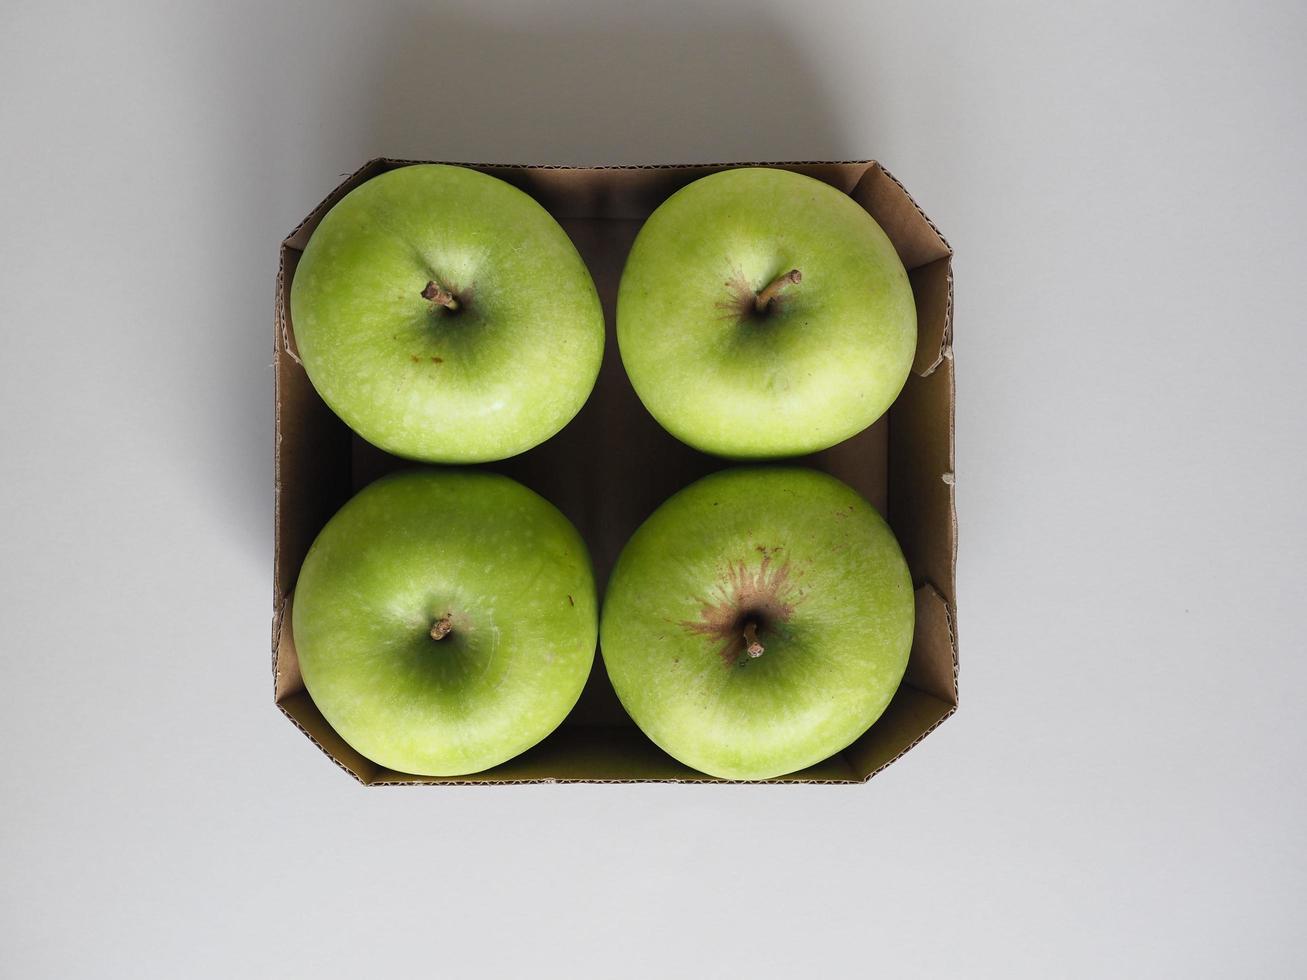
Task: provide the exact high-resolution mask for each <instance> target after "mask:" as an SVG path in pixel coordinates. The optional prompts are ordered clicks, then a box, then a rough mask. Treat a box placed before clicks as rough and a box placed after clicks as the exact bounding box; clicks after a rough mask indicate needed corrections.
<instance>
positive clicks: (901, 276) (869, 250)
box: [617, 167, 917, 459]
mask: <svg viewBox="0 0 1307 980" xmlns="http://www.w3.org/2000/svg"><path fill="white" fill-rule="evenodd" d="M792 269H797V270H798V271H799V273H800V274H801V276H802V280H801V281H800V282H798V283H796V284H793V285H790V286H788V287H786V288H784V289H783V290H782V291H781V292H780V295H779V298H778V299H777V300H776V301H775V302H774V303H773V304H772V305H771V307H770V308H769V310H768V312H767V313H766V314H764V315H759V314H757V313H756V312H754V311H753V297H754V296H755V294H756V293H757V292H758V291H760V290H762V289H764V288H765V286H766V285H767V284H768V283H769V282H771V281H772V280H774V279H775V278H776V277H778V276H780V275H782V274H784V273H786V272H788V271H789V270H792ZM617 341H618V346H619V347H620V349H621V354H622V363H623V364H624V365H625V367H626V372H627V374H628V376H629V377H630V379H631V384H632V385H633V386H634V387H635V391H636V393H637V394H638V395H639V396H640V400H641V401H642V402H644V405H645V407H646V408H647V409H648V410H649V412H650V414H651V415H653V417H654V418H655V419H657V420H658V422H659V423H660V424H661V425H662V426H663V428H665V429H666V430H667V431H668V432H670V433H671V434H672V435H673V436H675V437H676V438H677V439H680V440H681V441H682V442H685V443H687V444H689V445H690V446H693V447H694V448H696V449H699V450H702V451H704V452H708V453H713V454H715V455H718V456H726V457H730V458H736V459H768V458H776V457H782V456H797V455H803V454H805V453H810V452H816V451H818V450H821V449H825V448H827V447H829V446H833V445H835V444H836V443H837V442H840V441H842V440H844V439H847V438H849V437H850V436H853V435H855V434H857V433H858V432H861V431H862V430H863V429H865V428H866V427H867V426H869V425H871V424H872V423H873V422H875V421H876V419H878V418H879V417H880V416H881V415H882V414H884V412H885V410H886V409H888V408H889V406H890V404H891V403H892V402H893V401H894V399H895V398H896V397H897V396H898V393H899V391H900V390H901V389H902V388H903V384H904V382H905V381H906V380H907V377H908V372H909V370H910V369H911V367H912V358H913V355H914V352H915V350H916V344H917V314H916V307H915V305H914V302H913V296H912V286H911V284H910V283H909V281H908V275H907V272H906V271H904V268H903V263H902V262H901V261H900V260H899V257H898V254H897V253H896V252H895V251H894V246H893V245H892V244H891V243H890V240H889V238H888V237H886V235H885V233H884V231H882V230H881V228H880V226H879V225H878V224H877V223H876V221H875V219H873V218H872V217H871V215H869V214H868V213H867V212H866V211H864V210H863V209H862V208H861V207H860V206H859V205H858V204H857V203H856V202H855V201H853V199H852V198H850V197H849V196H848V195H847V194H843V193H841V192H840V191H838V190H836V189H835V188H833V187H831V186H829V185H827V184H824V183H822V182H821V181H819V180H815V179H813V178H811V177H806V176H804V175H802V174H796V173H792V172H790V171H786V170H776V169H772V168H767V167H744V168H739V169H735V170H724V171H720V172H718V173H715V174H710V175H709V176H707V177H703V178H700V179H699V180H696V181H695V182H694V183H692V184H689V185H687V186H686V187H683V188H682V189H681V190H679V191H677V192H676V193H675V194H673V195H672V196H671V197H670V198H668V199H667V200H666V201H664V202H663V204H662V205H661V206H660V207H659V208H658V209H657V210H656V211H655V212H654V213H653V214H652V215H651V216H650V217H649V220H648V221H646V222H645V224H644V226H643V228H641V230H640V233H639V235H638V236H637V238H636V240H635V244H634V245H633V246H632V249H631V254H630V256H629V258H628V259H627V263H626V267H625V269H624V270H623V273H622V281H621V286H620V289H619V291H618V298H617Z"/></svg>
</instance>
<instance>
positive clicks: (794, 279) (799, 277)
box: [753, 269, 803, 313]
mask: <svg viewBox="0 0 1307 980" xmlns="http://www.w3.org/2000/svg"><path fill="white" fill-rule="evenodd" d="M802 281H803V273H801V272H800V271H799V270H798V269H791V270H790V271H789V272H785V273H782V274H781V275H779V276H777V277H776V278H775V279H773V280H772V281H771V282H769V283H768V284H767V285H766V286H765V287H764V288H763V290H762V291H761V292H760V293H758V294H757V295H755V296H754V297H753V308H754V309H755V310H756V311H757V312H759V313H766V312H767V308H768V307H770V306H771V305H772V303H773V302H774V301H775V300H776V298H777V297H778V296H780V294H781V290H783V289H784V288H785V287H786V286H793V285H797V284H798V283H800V282H802Z"/></svg>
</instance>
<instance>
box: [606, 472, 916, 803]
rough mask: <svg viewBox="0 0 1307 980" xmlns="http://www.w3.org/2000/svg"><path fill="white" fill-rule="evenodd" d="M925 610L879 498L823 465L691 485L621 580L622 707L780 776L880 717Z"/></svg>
mask: <svg viewBox="0 0 1307 980" xmlns="http://www.w3.org/2000/svg"><path fill="white" fill-rule="evenodd" d="M914 619H915V609H914V605H913V590H912V577H911V575H910V574H909V572H908V567H907V564H906V563H905V562H904V559H903V554H902V552H901V551H900V550H899V545H898V542H897V541H896V540H895V538H894V534H893V532H892V531H891V530H890V528H889V526H888V525H887V524H886V523H885V522H884V520H883V519H882V518H881V516H880V515H879V514H878V513H876V510H875V508H873V507H872V506H871V504H869V503H867V501H866V500H864V499H863V498H862V497H861V496H859V495H858V494H857V492H855V491H854V490H852V489H851V488H850V487H848V486H846V485H845V484H843V483H841V482H840V481H839V480H837V479H835V478H834V477H832V476H828V475H826V474H824V473H819V472H817V471H815V470H809V469H802V468H798V467H777V468H770V467H751V468H743V469H733V470H725V471H723V472H720V473H714V474H712V475H711V476H708V477H705V478H704V479H702V480H700V481H698V482H697V483H693V484H691V485H690V486H689V487H687V488H686V489H684V490H682V491H681V492H680V493H678V494H676V495H675V496H673V497H672V498H670V499H669V500H668V501H666V502H665V503H664V504H663V505H662V506H661V507H659V508H658V510H656V511H655V512H654V513H653V515H652V516H651V517H650V518H649V519H648V520H647V521H645V523H644V524H643V525H641V527H640V528H639V530H637V531H636V533H635V535H634V536H633V537H632V538H631V540H630V541H629V542H628V543H627V545H626V547H625V549H624V550H623V551H622V554H621V556H620V558H619V559H618V562H617V565H616V567H615V568H614V570H613V574H612V578H611V579H610V581H609V583H608V592H607V595H606V596H605V599H604V607H603V615H602V618H601V621H600V644H599V645H600V650H601V652H602V655H603V660H604V665H605V667H606V668H607V670H608V676H609V679H610V680H611V681H612V684H613V688H614V690H615V691H616V692H617V696H618V697H619V698H620V699H621V702H622V704H623V706H625V708H626V710H627V712H628V713H629V714H630V715H631V717H632V718H633V719H634V720H635V723H636V724H637V725H639V727H640V728H641V729H642V730H643V731H644V733H645V734H646V735H648V736H649V738H651V739H652V740H653V741H654V742H655V743H657V744H658V745H659V746H660V747H661V748H662V749H663V750H664V751H665V752H667V753H668V754H669V755H671V756H672V757H674V758H676V759H678V760H679V761H681V762H683V763H685V764H686V765H687V766H690V767H692V768H694V769H698V770H700V771H702V772H705V773H708V774H709V775H712V776H718V777H720V778H723V779H743V780H753V779H768V778H770V777H773V776H780V775H784V774H786V773H791V772H796V771H798V770H800V769H804V768H806V767H808V766H811V765H815V764H816V763H818V762H820V761H822V760H823V759H826V758H828V757H830V756H832V755H834V754H835V753H836V752H839V751H841V750H842V749H844V748H846V747H847V746H848V745H849V744H850V743H852V742H853V741H854V740H855V739H857V737H858V736H859V735H861V734H862V733H863V732H865V731H866V730H867V729H868V728H869V727H870V726H871V724H872V723H873V722H874V721H875V720H876V719H877V718H879V717H880V715H881V713H882V712H883V711H884V710H885V708H886V706H887V705H888V704H889V702H890V699H891V698H892V697H893V696H894V692H895V691H896V690H897V689H898V686H899V683H900V681H901V680H902V678H903V672H904V670H905V668H906V667H907V662H908V653H909V651H910V649H911V646H912V631H913V626H914ZM749 622H753V623H754V624H755V626H756V634H755V635H756V639H757V641H758V643H759V644H760V646H761V647H762V648H763V651H762V652H761V654H760V655H758V656H757V657H756V658H755V657H750V656H749V655H748V654H747V652H746V639H745V636H744V630H745V628H746V625H747V623H749Z"/></svg>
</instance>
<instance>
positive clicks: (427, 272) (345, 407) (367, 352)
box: [290, 164, 604, 463]
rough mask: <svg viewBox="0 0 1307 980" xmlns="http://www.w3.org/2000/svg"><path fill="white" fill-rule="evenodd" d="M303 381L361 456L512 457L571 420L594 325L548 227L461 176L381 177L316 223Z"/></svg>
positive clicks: (304, 315) (593, 360)
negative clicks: (372, 452)
mask: <svg viewBox="0 0 1307 980" xmlns="http://www.w3.org/2000/svg"><path fill="white" fill-rule="evenodd" d="M290 305H291V321H292V324H293V326H294V331H295V341H296V344H297V345H298V347H299V354H300V358H301V359H302V361H303V363H304V369H305V371H307V372H308V375H309V379H310V380H311V381H312V382H313V386H314V387H315V388H316V389H317V391H318V394H320V395H321V396H322V400H323V401H325V402H326V403H327V404H328V405H329V406H330V407H331V409H332V410H333V411H334V412H335V413H336V414H337V415H339V416H340V417H341V418H342V419H344V421H345V422H346V424H348V425H349V426H350V428H352V429H353V430H354V431H355V432H357V433H358V434H359V435H361V436H362V437H363V438H364V439H366V440H367V441H368V442H371V443H372V444H373V445H376V446H379V447H380V448H382V449H384V450H386V451H387V452H389V453H393V454H394V455H397V456H403V457H405V458H407V459H417V460H424V461H427V462H439V463H474V462H484V461H487V460H495V459H504V458H506V457H508V456H513V455H516V454H517V453H520V452H524V451H525V450H527V449H530V448H531V447H532V446H535V445H537V444H538V443H541V442H543V441H544V440H546V439H548V438H549V437H550V436H552V435H553V434H554V433H556V432H557V431H558V430H559V429H561V428H562V427H563V426H565V425H566V424H567V423H568V422H569V421H571V419H572V417H573V416H574V415H576V413H577V411H578V410H579V409H580V408H581V406H582V405H583V404H585V400H586V398H587V397H588V396H589V394H590V390H591V389H592V388H593V387H594V383H595V378H596V377H597V375H598V373H599V362H600V360H601V359H602V356H603V346H604V320H603V312H602V310H601V309H600V307H599V297H598V295H597V294H596V292H595V287H594V282H593V280H591V278H590V273H589V272H588V271H587V270H586V267H585V263H584V262H582V260H581V256H580V255H579V254H578V253H577V251H576V248H575V247H574V246H573V245H572V242H571V240H570V239H569V238H568V237H567V233H566V232H564V231H563V229H562V228H560V227H559V225H558V222H556V221H555V220H554V219H553V218H552V217H550V215H549V213H548V212H547V211H546V210H545V209H544V208H543V207H541V206H540V205H539V204H537V203H536V202H535V201H534V200H532V199H531V198H530V197H529V196H528V195H526V194H525V193H523V192H522V191H520V190H518V189H517V188H515V187H513V186H511V185H509V184H506V183H505V182H504V181H502V180H498V179H497V178H495V177H491V176H489V175H487V174H483V173H479V172H477V171H475V170H469V169H467V168H465V167H453V166H445V165H435V164H430V165H419V166H410V167H402V168H400V169H398V170H391V171H389V172H387V173H384V174H381V175H380V176H377V177H373V178H372V179H371V180H369V181H368V182H367V183H365V184H362V185H361V186H359V187H356V188H355V189H354V190H352V191H350V192H349V193H348V194H347V195H345V197H344V198H343V199H342V200H341V201H340V203H338V204H337V205H336V206H335V207H333V208H332V209H331V211H330V212H328V214H327V216H326V217H325V218H323V219H322V223H321V224H320V225H318V227H317V229H316V230H315V231H314V232H313V236H312V237H311V238H310V239H309V243H308V246H307V247H306V248H305V249H304V255H303V257H302V258H301V259H300V262H299V266H298V267H297V268H296V270H295V278H294V281H293V282H292V285H291V293H290Z"/></svg>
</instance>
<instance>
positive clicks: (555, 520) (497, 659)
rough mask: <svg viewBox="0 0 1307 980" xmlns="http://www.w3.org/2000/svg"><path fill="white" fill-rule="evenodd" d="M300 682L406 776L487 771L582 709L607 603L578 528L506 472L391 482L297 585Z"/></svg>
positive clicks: (348, 736)
mask: <svg viewBox="0 0 1307 980" xmlns="http://www.w3.org/2000/svg"><path fill="white" fill-rule="evenodd" d="M291 615H292V625H293V628H294V635H295V645H296V649H297V651H298V653H299V662H300V670H301V672H302V674H303V676H304V686H305V687H306V688H307V689H308V692H309V695H310V696H311V697H312V698H313V701H314V703H315V704H316V705H317V706H318V710H319V711H321V712H322V714H323V716H324V717H325V718H326V719H327V721H328V722H329V723H330V724H331V726H332V728H334V729H335V730H336V732H337V734H339V735H340V736H341V738H343V739H344V740H345V741H346V742H348V743H349V744H350V745H351V746H352V747H353V748H354V749H356V750H357V751H358V752H360V753H361V754H362V755H364V756H366V757H367V758H369V759H371V760H372V761H373V762H376V763H378V764H380V765H383V766H386V767H387V768H390V769H394V770H396V771H398V772H403V773H415V774H419V775H431V776H459V775H466V774H468V773H474V772H480V771H481V770H483V769H488V768H490V767H491V766H495V765H498V764H499V763H501V762H504V761H506V760H508V759H511V758H512V757H513V756H515V755H517V754H518V753H520V752H523V751H525V750H526V749H529V748H530V747H531V746H533V745H535V744H536V743H537V742H539V741H540V740H541V739H543V738H544V737H545V736H546V735H548V734H549V733H550V732H552V731H553V730H554V729H555V728H556V727H557V726H558V725H559V723H560V722H562V720H563V719H564V718H565V717H566V716H567V713H568V712H569V711H571V710H572V707H573V705H575V704H576V702H577V699H578V698H579V697H580V696H581V689H582V687H583V686H584V685H585V682H586V679H587V678H588V677H589V675H590V668H591V665H592V664H593V662H594V655H595V639H596V634H597V628H598V616H597V600H596V597H595V586H594V575H593V572H592V571H591V566H590V558H589V555H588V553H587V552H586V549H585V544H584V543H583V542H582V540H581V536H580V534H578V533H577V531H576V529H575V528H574V527H573V526H572V524H571V523H570V522H569V521H568V520H567V518H566V517H564V516H563V515H562V514H561V513H559V511H558V510H556V509H555V508H554V507H553V505H552V504H550V503H549V502H548V501H546V500H545V499H544V498H542V497H539V496H537V495H536V494H535V493H533V492H532V491H530V490H528V489H527V488H526V487H524V486H522V485H521V484H519V483H517V482H515V481H513V480H510V479H509V478H508V477H506V476H500V475H498V474H494V473H486V472H481V471H478V470H466V469H443V470H442V469H428V470H422V471H410V472H405V473H400V474H396V475H393V476H389V477H384V478H383V479H381V480H378V481H377V482H375V483H373V484H370V485H369V486H368V487H366V488H365V489H363V490H362V491H361V492H359V493H358V494H357V495H356V496H355V497H354V498H353V499H351V500H350V501H348V502H347V503H346V504H345V506H344V507H342V508H341V509H340V510H339V511H338V512H337V513H336V515H335V516H334V517H332V518H331V520H330V521H328V522H327V525H326V527H324V528H323V529H322V532H321V533H320V534H319V535H318V537H317V539H316V540H315V541H314V542H313V545H312V547H311V548H310V550H309V553H308V556H307V557H306V558H305V560H304V565H303V567H302V568H301V570H300V574H299V581H298V582H297V584H296V587H295V600H294V605H293V606H292V613H291Z"/></svg>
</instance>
